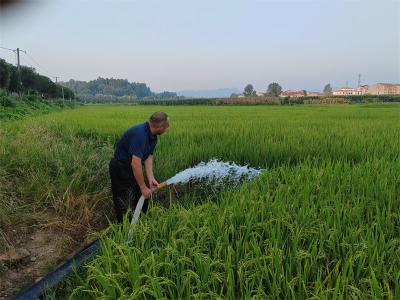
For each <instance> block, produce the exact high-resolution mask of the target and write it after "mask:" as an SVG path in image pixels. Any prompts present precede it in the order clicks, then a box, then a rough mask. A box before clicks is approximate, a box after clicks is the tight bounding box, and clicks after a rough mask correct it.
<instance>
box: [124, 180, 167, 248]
mask: <svg viewBox="0 0 400 300" xmlns="http://www.w3.org/2000/svg"><path fill="white" fill-rule="evenodd" d="M167 185H168V183H167V182H166V181H164V182H162V183H160V184H159V185H158V187H156V188H152V189H151V192H152V193H154V192H156V191H158V190H160V189H162V188H165V187H166V186H167ZM144 200H145V198H144V196H143V195H142V196H141V197H140V198H139V201H138V203H137V204H136V208H135V212H134V214H133V218H132V220H131V225H130V226H129V232H128V240H127V241H128V242H130V241H131V240H132V234H133V228H134V227H135V224H136V222H137V221H138V220H139V217H140V213H141V211H142V208H143V204H144Z"/></svg>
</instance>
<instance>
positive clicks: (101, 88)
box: [61, 77, 178, 103]
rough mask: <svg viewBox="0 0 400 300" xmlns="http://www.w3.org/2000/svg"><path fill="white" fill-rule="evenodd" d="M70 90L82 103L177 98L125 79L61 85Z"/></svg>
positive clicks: (174, 95) (100, 79)
mask: <svg viewBox="0 0 400 300" xmlns="http://www.w3.org/2000/svg"><path fill="white" fill-rule="evenodd" d="M61 84H62V85H63V86H65V87H67V88H69V89H71V90H72V91H73V92H74V93H75V94H76V95H77V97H78V98H79V99H81V100H82V101H84V102H95V103H109V102H122V103H131V102H137V101H139V100H142V99H172V98H178V95H177V94H176V93H174V92H168V91H165V92H161V93H154V92H152V91H151V89H150V87H148V86H147V85H146V84H145V83H140V82H129V81H128V80H127V79H114V78H102V77H98V78H97V79H95V80H91V81H80V80H73V79H70V80H69V81H67V82H62V83H61Z"/></svg>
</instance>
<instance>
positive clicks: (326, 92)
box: [324, 83, 332, 96]
mask: <svg viewBox="0 0 400 300" xmlns="http://www.w3.org/2000/svg"><path fill="white" fill-rule="evenodd" d="M324 95H325V96H329V95H332V87H331V84H330V83H328V84H326V85H325V86H324Z"/></svg>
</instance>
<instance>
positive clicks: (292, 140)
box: [0, 104, 400, 299]
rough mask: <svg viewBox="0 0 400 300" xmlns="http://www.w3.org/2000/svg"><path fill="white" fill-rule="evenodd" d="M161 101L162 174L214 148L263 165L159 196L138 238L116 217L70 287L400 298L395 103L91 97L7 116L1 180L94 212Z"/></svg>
mask: <svg viewBox="0 0 400 300" xmlns="http://www.w3.org/2000/svg"><path fill="white" fill-rule="evenodd" d="M157 110H164V111H166V112H167V113H168V114H169V115H170V119H171V126H170V128H169V130H168V132H167V133H166V134H165V135H162V136H161V137H160V139H159V144H158V146H157V149H156V152H155V168H154V169H155V175H156V178H157V179H158V180H159V181H163V180H166V179H168V178H170V177H171V176H173V175H175V174H176V173H177V172H179V171H181V170H183V169H185V168H187V167H190V166H193V165H195V164H197V163H199V162H200V161H208V160H209V159H211V158H218V159H220V160H223V161H234V162H236V163H238V164H243V165H244V164H248V165H250V166H252V167H261V168H264V169H265V172H264V174H263V175H262V176H260V177H259V178H257V179H255V180H254V181H252V182H248V183H245V184H243V185H241V186H240V187H239V188H238V189H237V190H233V191H231V190H229V191H224V192H222V193H220V194H218V195H213V196H212V197H211V196H209V197H208V196H207V195H204V193H197V192H196V190H194V192H191V190H190V189H187V190H186V193H187V194H186V195H185V200H184V202H185V203H183V200H179V199H178V200H176V199H174V198H171V201H172V206H171V207H170V208H169V209H165V208H162V207H161V206H159V205H157V204H156V203H153V204H152V206H151V209H150V210H149V212H148V214H147V215H145V216H143V217H142V218H141V220H140V222H139V223H138V224H137V226H136V227H135V230H134V239H133V241H132V243H130V244H127V243H126V238H127V231H128V224H127V223H125V224H124V225H123V226H118V225H113V224H111V226H110V230H109V232H110V234H109V235H104V236H103V237H102V251H101V253H100V255H99V256H97V257H96V258H95V259H94V260H92V261H91V262H89V263H88V264H87V265H85V266H84V268H83V273H80V274H79V275H78V274H77V276H76V277H75V278H74V279H73V280H72V283H71V284H70V285H68V289H67V290H66V291H65V295H66V296H70V297H71V298H73V299H82V298H93V299H97V298H100V299H112V298H121V299H127V298H130V299H163V298H164V299H189V298H196V299H249V298H256V299H265V298H279V299H288V298H289V299H307V298H315V299H317V298H318V299H319V298H321V299H326V298H328V299H347V298H378V299H382V298H387V299H398V298H399V297H400V284H399V283H400V213H399V211H400V159H399V149H400V106H399V105H396V104H390V105H389V104H386V105H385V104H374V105H346V106H331V105H326V106H323V105H321V106H318V105H313V106H307V105H305V106H293V107H291V106H241V107H239V106H237V107H232V106H229V107H228V106H190V107H184V106H179V107H174V106H94V105H93V106H85V107H81V108H78V109H75V110H69V111H63V112H57V113H51V114H48V115H44V116H40V117H37V118H33V119H29V120H26V121H23V122H22V123H21V122H20V123H19V124H16V123H9V124H8V125H7V127H6V128H5V129H4V130H2V132H0V134H1V135H0V137H1V138H2V140H3V141H5V142H6V143H4V144H3V143H2V145H1V148H0V151H1V153H2V156H1V157H2V158H1V160H0V163H1V166H2V174H4V175H5V177H3V178H6V179H1V181H0V183H2V182H3V185H4V186H5V187H6V191H7V193H11V187H12V186H17V189H16V191H14V193H15V194H16V195H15V199H19V201H22V200H21V199H30V201H35V203H36V205H38V206H40V205H42V206H44V205H45V204H48V202H46V201H48V199H53V201H52V202H51V203H52V205H53V206H54V208H55V210H56V211H57V212H58V213H59V214H60V215H63V213H66V212H68V214H69V218H70V219H73V214H72V213H71V212H74V211H77V209H83V208H85V209H86V211H87V214H88V215H89V216H90V214H91V213H93V211H98V210H99V208H100V207H103V206H102V205H103V204H106V203H111V198H110V195H109V193H108V194H107V193H106V192H104V189H106V188H108V187H109V181H108V174H107V164H108V160H109V159H110V158H111V156H112V152H113V149H114V145H115V143H116V142H117V141H118V139H119V137H120V136H121V134H122V133H123V131H124V130H125V129H127V128H128V127H130V126H132V125H133V124H136V123H138V122H142V121H144V120H146V119H147V118H148V116H149V115H150V114H151V112H153V111H157ZM35 134H36V135H35ZM21 160H22V161H21ZM24 170H28V172H23V171H24ZM15 171H18V172H20V173H18V174H19V176H20V177H18V179H15V178H11V177H10V174H13V172H15ZM37 181H38V182H39V183H38V182H37ZM14 182H17V183H18V185H13V184H12V183H14ZM22 182H24V183H25V184H26V185H28V186H29V187H30V189H27V188H26V187H25V188H24V185H23V184H22ZM46 182H47V186H46V185H45V184H44V183H46ZM193 188H194V189H196V188H197V189H201V187H193ZM29 191H32V193H31V194H30V192H29ZM199 195H201V197H202V199H199ZM13 199H14V198H13ZM76 199H80V200H79V201H78V200H76ZM82 199H83V200H82ZM0 200H1V198H0ZM65 201H70V202H68V203H69V205H66V204H65ZM191 201H192V202H191ZM89 204H90V205H89ZM63 205H64V206H63ZM85 205H86V206H85ZM87 207H90V209H89V208H87ZM8 209H10V208H8ZM3 214H4V213H3ZM5 215H6V216H5V217H4V221H3V222H8V221H7V214H5ZM0 217H1V213H0Z"/></svg>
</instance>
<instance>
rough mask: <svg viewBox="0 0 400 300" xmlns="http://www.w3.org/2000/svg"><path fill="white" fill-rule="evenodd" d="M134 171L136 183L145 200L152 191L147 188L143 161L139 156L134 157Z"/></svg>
mask: <svg viewBox="0 0 400 300" xmlns="http://www.w3.org/2000/svg"><path fill="white" fill-rule="evenodd" d="M131 165H132V171H133V175H134V176H135V179H136V182H137V184H138V185H139V187H140V191H141V192H142V195H143V196H144V197H145V198H149V197H150V195H151V190H150V189H149V188H148V187H147V186H146V184H145V182H144V178H143V171H142V159H141V158H140V157H138V156H135V155H133V156H132V163H131Z"/></svg>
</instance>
